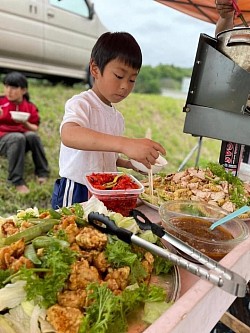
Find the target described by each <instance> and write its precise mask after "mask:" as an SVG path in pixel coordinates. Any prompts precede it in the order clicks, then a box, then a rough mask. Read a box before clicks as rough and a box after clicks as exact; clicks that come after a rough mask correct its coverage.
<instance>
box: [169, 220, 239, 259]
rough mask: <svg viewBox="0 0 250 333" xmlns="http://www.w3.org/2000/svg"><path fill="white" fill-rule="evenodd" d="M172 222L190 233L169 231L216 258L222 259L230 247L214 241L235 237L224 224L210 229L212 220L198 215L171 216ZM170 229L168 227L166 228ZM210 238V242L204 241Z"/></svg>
mask: <svg viewBox="0 0 250 333" xmlns="http://www.w3.org/2000/svg"><path fill="white" fill-rule="evenodd" d="M171 223H172V225H174V226H175V227H177V228H179V229H181V230H183V231H185V232H187V233H189V235H188V236H186V235H183V234H181V233H179V232H178V231H174V230H169V232H170V233H171V234H173V235H175V236H176V237H178V238H179V239H181V240H182V241H184V242H186V243H188V244H189V245H190V246H192V247H193V248H195V249H197V250H198V251H200V252H202V253H204V254H205V255H207V256H208V257H210V258H212V259H214V260H217V261H218V260H220V259H222V258H223V257H224V256H225V255H226V254H227V253H228V252H229V251H230V250H231V248H230V247H227V246H226V245H225V246H224V245H222V246H219V245H217V246H216V244H213V242H217V241H223V242H224V241H227V240H231V239H234V237H233V235H232V234H231V233H230V232H229V231H228V230H227V229H225V228H224V227H223V226H218V227H216V228H215V229H214V230H210V229H209V227H210V225H211V222H209V221H206V220H204V219H202V218H198V217H188V216H184V217H173V218H171ZM166 229H168V228H166ZM190 234H192V235H194V237H198V238H199V239H200V240H201V242H199V241H198V240H197V239H195V238H194V237H193V238H192V237H190ZM206 240H208V241H209V243H207V244H206V243H205V242H204V241H206Z"/></svg>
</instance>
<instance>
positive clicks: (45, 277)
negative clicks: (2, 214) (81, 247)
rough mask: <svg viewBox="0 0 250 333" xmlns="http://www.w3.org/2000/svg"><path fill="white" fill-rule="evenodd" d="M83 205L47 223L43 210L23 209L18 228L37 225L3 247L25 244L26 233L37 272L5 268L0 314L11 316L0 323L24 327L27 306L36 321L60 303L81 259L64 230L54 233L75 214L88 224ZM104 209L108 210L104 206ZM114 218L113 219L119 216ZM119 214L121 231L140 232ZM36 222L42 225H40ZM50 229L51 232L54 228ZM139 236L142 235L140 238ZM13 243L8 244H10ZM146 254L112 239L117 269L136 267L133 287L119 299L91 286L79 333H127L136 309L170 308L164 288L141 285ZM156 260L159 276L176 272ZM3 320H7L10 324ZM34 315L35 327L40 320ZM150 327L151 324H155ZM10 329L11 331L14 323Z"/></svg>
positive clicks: (111, 258) (110, 256) (109, 253)
mask: <svg viewBox="0 0 250 333" xmlns="http://www.w3.org/2000/svg"><path fill="white" fill-rule="evenodd" d="M93 200H94V199H93ZM94 202H96V201H92V202H91V204H90V203H88V207H89V209H93V204H94ZM90 205H91V208H90ZM98 205H99V203H98ZM80 206H81V205H78V204H77V205H74V206H73V207H70V208H63V209H61V210H58V211H50V214H49V216H48V218H46V219H41V218H40V217H39V216H40V215H39V211H38V210H37V209H34V210H32V209H29V210H27V212H26V211H21V210H20V211H19V212H18V214H17V216H16V217H17V223H19V224H20V222H21V221H22V219H23V220H24V221H28V222H29V221H30V220H32V223H33V222H34V226H33V227H30V228H28V229H26V230H24V232H19V233H17V234H15V235H13V236H15V237H14V238H13V237H12V236H9V237H7V238H4V239H2V243H1V244H2V245H1V246H5V245H6V246H7V244H12V242H16V241H17V240H20V239H21V238H22V237H21V236H20V234H21V235H22V236H25V237H24V239H25V241H26V247H25V252H24V255H25V256H26V258H29V259H30V260H31V261H32V262H33V264H34V267H33V268H26V267H25V266H22V267H21V268H20V269H19V270H18V271H17V272H13V271H12V270H10V269H6V270H3V269H0V288H1V289H0V304H1V306H2V307H1V308H0V311H3V310H5V311H6V310H8V309H9V310H8V313H6V314H4V315H1V314H0V321H2V322H3V321H4V320H5V319H7V317H6V316H9V320H13V321H14V322H15V323H16V325H19V324H18V321H19V319H17V317H18V316H21V314H22V313H23V307H22V304H24V303H27V304H31V303H32V309H33V308H34V309H35V307H37V308H36V316H38V313H39V311H41V310H44V311H45V309H47V308H49V307H50V306H52V305H54V304H56V303H57V296H58V293H59V292H61V291H63V289H64V287H65V284H66V282H67V279H68V277H69V275H70V272H71V266H72V264H73V263H74V262H75V261H76V260H77V257H78V255H79V254H78V252H77V251H73V250H72V249H71V248H70V246H69V245H70V244H69V243H68V241H67V235H66V233H65V232H64V231H63V230H58V231H57V232H56V233H54V232H53V229H52V227H53V226H54V225H56V224H59V223H60V219H61V217H63V216H69V215H70V214H71V215H75V216H76V215H77V218H76V223H77V224H78V225H79V226H80V227H81V226H85V225H88V222H87V221H86V217H84V214H86V212H85V211H84V210H83V207H82V206H81V207H80ZM100 207H101V209H102V210H103V206H100ZM110 214H111V215H112V214H113V213H110ZM115 215H116V216H115V218H114V220H115V219H116V220H119V226H121V227H123V220H124V223H125V225H126V227H129V228H131V229H134V230H136V231H137V232H138V231H139V229H138V226H137V225H136V222H135V221H134V219H133V218H127V217H126V218H125V217H123V216H122V215H120V214H118V215H117V214H115ZM113 216H114V214H113ZM36 221H37V222H39V223H38V224H36V223H35V222H36ZM40 225H46V227H45V228H39V229H38V228H37V227H38V226H40ZM49 225H50V228H49V227H48V226H49ZM34 228H35V232H34ZM138 235H139V236H140V233H139V234H138ZM141 235H142V234H141ZM20 237H21V238H20ZM145 237H146V239H151V240H152V241H157V240H158V238H156V239H155V238H154V237H152V235H147V236H145ZM7 239H8V241H6V240H7ZM0 240H1V239H0ZM39 249H40V250H41V249H42V251H40V252H39V256H38V254H37V250H39ZM0 251H1V248H0ZM143 251H144V250H142V249H139V248H136V247H135V246H131V245H128V244H126V243H124V242H123V241H121V240H119V239H118V238H117V237H116V236H108V244H107V246H106V248H105V256H106V259H107V261H108V262H109V263H110V264H111V266H112V267H113V268H119V267H123V266H129V267H130V281H129V286H128V287H127V288H126V289H125V290H123V291H122V292H121V293H120V294H119V295H115V294H114V293H113V292H112V291H111V290H110V289H109V288H108V287H107V285H106V284H105V283H102V284H97V283H91V284H89V285H88V286H87V289H86V292H87V298H88V306H87V307H86V309H84V317H83V320H82V323H81V326H80V329H79V333H86V332H88V333H105V332H109V333H112V332H113V333H117V332H119V333H122V332H126V330H127V328H128V322H127V316H128V315H129V314H130V313H131V312H132V311H136V309H139V308H141V307H143V305H144V304H145V303H148V302H149V303H154V302H157V303H159V304H161V303H165V304H166V302H165V300H166V297H167V295H166V290H165V289H164V288H162V287H160V286H156V285H151V284H149V285H148V284H145V283H140V282H139V281H143V279H144V278H145V277H146V276H147V273H146V271H145V268H144V267H143V265H142V263H141V260H142V259H143V254H144V252H143ZM154 258H155V261H154V262H155V265H154V272H155V273H156V274H157V275H158V274H161V273H162V272H163V273H166V272H168V271H169V269H171V267H172V263H169V262H167V261H166V260H165V259H163V258H158V257H157V256H154ZM20 286H21V287H20ZM24 301H25V302H24ZM29 302H31V303H29ZM29 307H30V306H29ZM161 307H162V305H161ZM162 308H164V307H162ZM25 312H27V311H25ZM29 312H30V311H29ZM17 314H18V316H17ZM23 315H24V317H25V318H26V319H25V321H28V319H27V318H30V317H29V316H27V314H24V313H23ZM3 316H5V317H4V319H3ZM32 316H33V319H32V320H33V324H34V315H32ZM24 317H23V318H24ZM20 318H21V317H20ZM145 320H146V319H145ZM7 322H8V320H7ZM147 322H150V319H149V321H147ZM5 324H6V323H5ZM5 326H6V327H7V326H8V323H7V324H6V325H5ZM25 329H26V328H25Z"/></svg>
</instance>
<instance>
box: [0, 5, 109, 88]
mask: <svg viewBox="0 0 250 333" xmlns="http://www.w3.org/2000/svg"><path fill="white" fill-rule="evenodd" d="M105 31H106V28H105V27H104V26H103V25H102V23H101V22H100V20H99V18H98V16H97V15H96V13H95V12H94V6H93V4H92V3H91V2H90V1H89V0H1V1H0V73H7V72H9V71H13V70H17V71H21V72H23V73H24V74H25V75H27V76H29V77H37V78H46V79H49V80H50V81H52V82H58V81H65V82H66V83H70V84H71V83H74V82H80V81H83V82H88V80H89V77H88V75H89V74H88V62H89V58H90V52H91V49H92V47H93V45H94V43H95V42H96V40H97V38H98V37H99V36H100V35H101V34H102V33H103V32H105Z"/></svg>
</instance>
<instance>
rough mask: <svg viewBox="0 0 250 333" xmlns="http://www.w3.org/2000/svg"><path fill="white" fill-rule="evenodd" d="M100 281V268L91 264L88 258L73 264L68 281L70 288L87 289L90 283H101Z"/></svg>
mask: <svg viewBox="0 0 250 333" xmlns="http://www.w3.org/2000/svg"><path fill="white" fill-rule="evenodd" d="M100 281H101V278H100V275H99V272H98V270H97V269H96V268H95V267H94V266H90V264H89V262H88V261H87V260H85V259H81V261H77V262H75V263H74V264H73V265H72V270H71V274H70V276H69V281H68V289H70V290H77V289H85V288H86V286H87V285H88V284H89V283H91V282H98V283H100Z"/></svg>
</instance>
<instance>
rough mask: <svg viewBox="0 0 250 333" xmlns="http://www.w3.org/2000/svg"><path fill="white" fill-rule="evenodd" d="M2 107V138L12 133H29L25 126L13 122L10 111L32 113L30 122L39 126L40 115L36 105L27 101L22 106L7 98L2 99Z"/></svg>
mask: <svg viewBox="0 0 250 333" xmlns="http://www.w3.org/2000/svg"><path fill="white" fill-rule="evenodd" d="M0 107H1V109H2V110H3V114H2V116H0V137H2V136H4V135H5V134H7V133H10V132H21V133H24V132H27V131H28V129H27V128H25V127H24V126H23V124H21V123H16V122H15V121H14V120H12V118H11V115H10V111H22V112H28V113H30V117H29V120H28V121H29V122H30V123H32V124H35V125H37V126H38V125H39V121H40V118H39V114H38V109H37V107H36V106H35V104H33V103H31V102H28V101H27V100H26V99H23V101H22V102H21V103H20V104H18V105H17V104H15V103H13V102H11V101H9V100H8V98H7V97H5V96H1V97H0Z"/></svg>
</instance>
